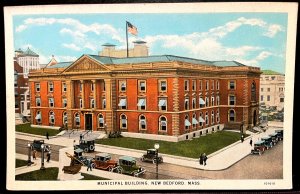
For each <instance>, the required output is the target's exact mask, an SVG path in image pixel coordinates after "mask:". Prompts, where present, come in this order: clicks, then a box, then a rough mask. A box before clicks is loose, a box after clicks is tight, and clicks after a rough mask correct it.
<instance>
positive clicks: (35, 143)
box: [32, 140, 50, 152]
mask: <svg viewBox="0 0 300 194" xmlns="http://www.w3.org/2000/svg"><path fill="white" fill-rule="evenodd" d="M42 144H44V146H45V147H44V151H46V152H49V151H50V146H49V145H45V142H44V140H33V143H32V149H34V150H37V151H42Z"/></svg>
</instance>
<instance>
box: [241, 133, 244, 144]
mask: <svg viewBox="0 0 300 194" xmlns="http://www.w3.org/2000/svg"><path fill="white" fill-rule="evenodd" d="M241 142H242V143H243V142H244V135H242V136H241Z"/></svg>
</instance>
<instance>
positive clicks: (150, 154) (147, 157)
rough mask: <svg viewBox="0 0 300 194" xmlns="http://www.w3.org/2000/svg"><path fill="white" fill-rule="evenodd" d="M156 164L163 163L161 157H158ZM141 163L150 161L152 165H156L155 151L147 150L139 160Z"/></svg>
mask: <svg viewBox="0 0 300 194" xmlns="http://www.w3.org/2000/svg"><path fill="white" fill-rule="evenodd" d="M157 158H158V163H162V162H163V158H162V156H160V155H158V156H157ZM140 160H141V161H142V162H146V161H150V162H153V164H156V150H155V149H147V153H146V154H143V156H142V157H141V158H140Z"/></svg>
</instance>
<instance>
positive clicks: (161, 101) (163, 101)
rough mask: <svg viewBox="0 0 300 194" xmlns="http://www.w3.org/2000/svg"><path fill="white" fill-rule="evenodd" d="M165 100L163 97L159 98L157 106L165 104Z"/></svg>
mask: <svg viewBox="0 0 300 194" xmlns="http://www.w3.org/2000/svg"><path fill="white" fill-rule="evenodd" d="M166 104H167V101H166V100H164V99H161V100H159V103H158V106H166Z"/></svg>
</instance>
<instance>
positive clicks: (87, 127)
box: [85, 114, 93, 130]
mask: <svg viewBox="0 0 300 194" xmlns="http://www.w3.org/2000/svg"><path fill="white" fill-rule="evenodd" d="M92 123H93V122H92V114H85V130H92V129H93V127H92Z"/></svg>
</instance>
